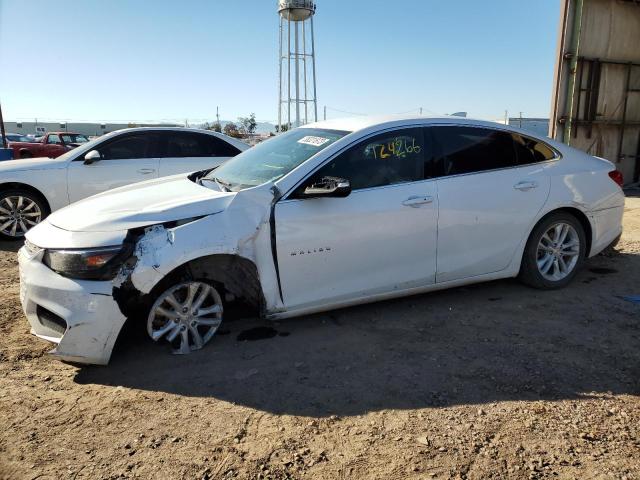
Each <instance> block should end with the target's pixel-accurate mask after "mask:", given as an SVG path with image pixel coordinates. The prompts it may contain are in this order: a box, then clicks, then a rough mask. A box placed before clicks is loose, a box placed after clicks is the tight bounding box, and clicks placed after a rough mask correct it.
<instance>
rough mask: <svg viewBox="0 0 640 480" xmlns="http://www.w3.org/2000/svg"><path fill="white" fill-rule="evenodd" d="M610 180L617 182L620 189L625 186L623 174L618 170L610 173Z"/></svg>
mask: <svg viewBox="0 0 640 480" xmlns="http://www.w3.org/2000/svg"><path fill="white" fill-rule="evenodd" d="M609 178H611V180H613V181H614V182H616V183H617V184H618V186H620V187H622V185H623V184H624V177H623V176H622V172H620V171H618V170H612V171H611V172H609Z"/></svg>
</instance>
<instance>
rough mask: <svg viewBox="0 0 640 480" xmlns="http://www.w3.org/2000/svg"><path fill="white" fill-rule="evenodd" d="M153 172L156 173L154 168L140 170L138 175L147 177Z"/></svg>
mask: <svg viewBox="0 0 640 480" xmlns="http://www.w3.org/2000/svg"><path fill="white" fill-rule="evenodd" d="M155 171H156V169H155V168H141V169H139V170H138V173H141V174H143V175H148V174H150V173H153V172H155Z"/></svg>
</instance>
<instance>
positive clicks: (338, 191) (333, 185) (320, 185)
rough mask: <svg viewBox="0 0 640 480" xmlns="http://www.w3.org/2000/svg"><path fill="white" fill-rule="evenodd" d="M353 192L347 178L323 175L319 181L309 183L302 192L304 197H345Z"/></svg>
mask: <svg viewBox="0 0 640 480" xmlns="http://www.w3.org/2000/svg"><path fill="white" fill-rule="evenodd" d="M350 193H351V183H350V182H349V180H347V179H345V178H338V177H322V178H321V179H320V180H318V181H317V182H314V183H311V184H309V185H307V186H306V187H305V189H304V191H303V193H302V197H303V198H317V197H337V198H343V197H346V196H348V195H349V194H350Z"/></svg>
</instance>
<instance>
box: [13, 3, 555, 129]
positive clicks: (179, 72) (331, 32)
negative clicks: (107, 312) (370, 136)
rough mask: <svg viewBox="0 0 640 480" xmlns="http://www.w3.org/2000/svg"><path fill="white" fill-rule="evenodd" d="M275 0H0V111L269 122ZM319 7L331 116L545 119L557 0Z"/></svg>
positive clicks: (321, 74) (319, 46) (320, 66)
mask: <svg viewBox="0 0 640 480" xmlns="http://www.w3.org/2000/svg"><path fill="white" fill-rule="evenodd" d="M276 3H277V2H276V0H242V1H239V0H228V1H225V2H223V1H221V0H203V1H199V0H182V1H179V2H178V1H175V0H172V1H169V0H154V1H153V2H151V1H142V0H109V1H104V0H82V1H80V0H56V1H55V2H52V1H46V0H0V70H1V71H2V72H3V73H1V74H0V102H2V107H3V112H4V116H5V119H6V120H28V119H32V118H34V117H38V118H39V119H51V120H75V121H82V120H85V121H139V122H142V121H151V120H153V121H160V120H172V121H175V120H184V119H189V120H190V121H191V122H198V121H202V120H205V119H214V118H215V109H216V106H220V111H221V117H222V118H223V119H235V118H236V117H238V116H245V115H247V114H249V113H251V112H255V113H256V116H257V118H258V119H259V120H262V121H275V119H276V118H277V98H278V97H277V73H278V60H277V56H278V51H277V50H278V16H277V13H276V11H277V8H276ZM316 3H317V13H316V16H315V28H316V50H317V74H318V100H319V109H320V112H321V111H322V107H323V106H324V105H327V106H328V107H329V110H328V117H337V116H344V114H342V113H340V112H337V111H336V110H344V111H347V112H356V113H364V114H373V113H398V112H404V111H408V110H411V109H416V110H417V108H419V107H423V108H424V112H425V113H438V114H442V113H452V112H455V111H460V110H466V111H468V112H469V114H470V115H472V116H475V117H481V118H498V117H501V116H503V115H504V110H509V114H510V115H511V116H516V115H517V114H518V113H519V112H521V111H522V112H523V115H525V116H548V115H549V108H550V97H551V88H552V81H553V69H554V60H555V47H556V36H557V28H558V17H559V10H560V6H559V0H536V1H535V2H531V1H526V0H487V1H478V0H437V1H436V0H393V1H388V0H387V1H383V0H369V1H366V2H365V1H364V0H317V2H316ZM7 71H9V72H10V73H9V74H7V73H6V72H7Z"/></svg>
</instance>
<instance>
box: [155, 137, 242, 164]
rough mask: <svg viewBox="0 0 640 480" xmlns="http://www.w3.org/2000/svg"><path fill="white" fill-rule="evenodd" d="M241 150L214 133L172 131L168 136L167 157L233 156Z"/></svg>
mask: <svg viewBox="0 0 640 480" xmlns="http://www.w3.org/2000/svg"><path fill="white" fill-rule="evenodd" d="M238 153H240V150H238V149H237V148H235V147H234V146H232V145H230V144H228V143H227V142H225V141H224V140H221V139H219V138H217V137H215V136H213V135H203V134H197V133H188V132H176V133H172V134H170V135H169V136H168V138H167V147H166V154H165V155H164V156H165V157H172V158H183V157H233V156H235V155H237V154H238Z"/></svg>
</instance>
